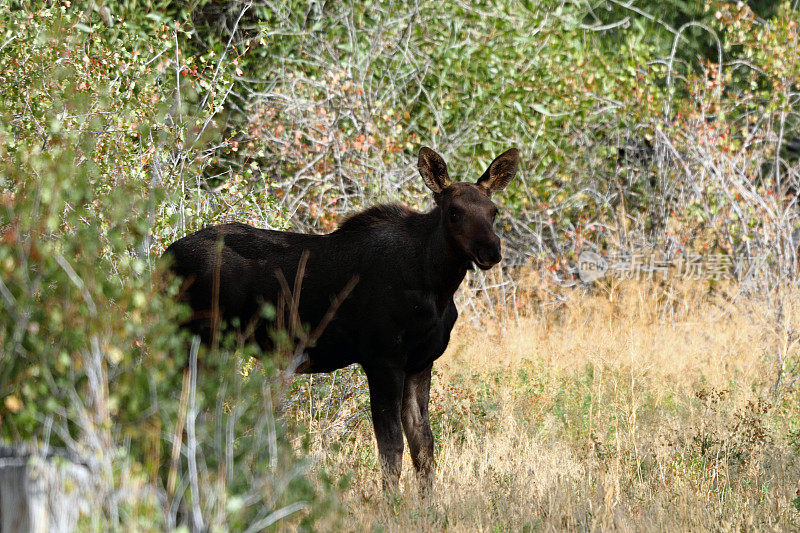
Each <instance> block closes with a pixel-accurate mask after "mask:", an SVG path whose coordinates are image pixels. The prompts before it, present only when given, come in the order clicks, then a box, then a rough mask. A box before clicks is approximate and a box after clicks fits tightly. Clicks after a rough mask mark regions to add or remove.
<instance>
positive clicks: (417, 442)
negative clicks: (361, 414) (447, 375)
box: [402, 365, 434, 496]
mask: <svg viewBox="0 0 800 533" xmlns="http://www.w3.org/2000/svg"><path fill="white" fill-rule="evenodd" d="M432 368H433V365H431V366H429V367H428V368H426V369H425V370H423V371H421V372H419V373H417V374H408V375H406V380H405V384H404V387H403V412H402V417H403V430H404V431H405V433H406V439H407V440H408V447H409V448H410V450H411V461H412V462H413V463H414V469H415V470H416V471H417V478H418V480H419V488H420V492H421V493H422V495H423V496H427V495H429V494H430V492H431V490H432V488H433V470H434V458H433V432H431V423H430V418H429V415H428V400H429V397H430V390H431V369H432Z"/></svg>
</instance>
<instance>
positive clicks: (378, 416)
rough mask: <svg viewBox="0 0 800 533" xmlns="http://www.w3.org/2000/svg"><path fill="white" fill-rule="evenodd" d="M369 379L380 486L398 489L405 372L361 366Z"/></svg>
mask: <svg viewBox="0 0 800 533" xmlns="http://www.w3.org/2000/svg"><path fill="white" fill-rule="evenodd" d="M364 371H365V373H366V374H367V381H368V383H369V397H370V407H371V411H372V425H373V427H374V429H375V439H376V440H377V442H378V454H379V455H380V460H381V469H382V472H383V489H384V490H385V491H390V492H398V490H399V485H400V469H401V468H402V464H403V430H402V427H401V422H400V405H401V403H402V401H403V381H404V377H405V376H404V374H405V373H404V372H403V371H401V370H397V369H392V368H386V367H384V366H380V367H378V368H372V367H370V368H367V367H365V368H364Z"/></svg>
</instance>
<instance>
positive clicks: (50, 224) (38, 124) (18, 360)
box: [0, 6, 330, 530]
mask: <svg viewBox="0 0 800 533" xmlns="http://www.w3.org/2000/svg"><path fill="white" fill-rule="evenodd" d="M87 13H88V16H89V17H90V19H89V20H87V18H86V17H87ZM95 16H97V17H99V15H97V14H92V12H90V11H80V10H75V11H72V10H68V9H66V8H65V7H63V6H62V7H59V6H49V7H47V6H45V7H38V8H35V9H33V10H31V11H30V12H28V11H25V10H20V11H16V12H5V13H4V14H3V15H2V17H3V20H2V27H3V28H5V29H6V30H5V31H6V32H7V36H6V38H5V39H4V41H5V45H4V50H3V59H2V65H0V82H2V83H3V85H4V86H5V87H6V88H7V90H5V91H4V92H3V95H2V96H0V112H1V113H2V126H1V128H2V129H0V165H1V166H0V176H2V177H0V180H2V181H0V187H2V207H1V208H0V209H1V211H0V213H1V215H0V228H2V242H1V243H0V271H2V276H0V298H2V303H3V308H4V309H5V312H4V313H2V314H1V315H0V354H2V355H0V398H2V400H1V401H2V406H0V438H2V439H3V440H7V441H12V442H33V443H36V444H39V445H42V446H58V447H64V448H67V449H69V450H70V451H72V452H74V453H75V454H76V455H77V456H79V457H82V458H85V460H86V461H87V462H88V463H89V464H90V466H91V468H92V469H93V472H94V473H95V477H94V480H93V483H95V485H96V487H95V490H94V491H92V493H91V494H90V495H89V496H88V497H90V498H92V503H93V505H91V506H90V508H92V509H95V510H96V511H95V513H94V514H93V515H92V516H89V517H86V518H85V520H86V521H87V522H86V525H87V526H91V527H92V528H93V529H98V530H106V529H109V528H119V527H121V526H122V525H125V526H126V527H127V526H129V525H132V524H137V527H140V528H146V529H150V528H162V527H174V526H175V524H176V521H178V522H180V521H183V522H188V523H190V524H192V525H193V527H200V526H202V525H207V526H216V527H227V528H233V529H245V528H246V527H249V526H254V527H259V528H263V527H266V526H267V525H269V524H271V523H274V522H276V521H278V520H282V519H287V517H289V518H288V519H292V520H294V521H295V522H296V523H298V524H299V523H301V521H302V523H304V524H311V523H313V521H314V520H316V519H317V518H319V517H321V516H324V515H325V513H326V512H327V510H329V509H330V505H329V503H326V501H327V500H326V499H325V498H324V491H325V487H326V483H325V480H324V479H319V480H317V481H316V484H315V485H312V484H311V483H310V482H309V480H308V479H307V477H306V471H307V463H305V462H302V461H300V460H299V459H298V458H297V457H296V456H295V453H294V451H293V450H292V449H291V447H290V446H289V445H288V441H287V439H284V438H279V435H282V434H283V433H284V429H283V428H282V426H281V425H279V424H276V423H275V421H274V419H273V410H274V409H273V394H275V393H279V392H280V389H281V386H280V385H279V384H278V386H277V387H276V386H274V381H273V387H270V385H269V383H270V382H271V380H274V376H275V372H274V369H273V368H272V367H271V366H270V365H261V366H259V367H258V368H259V371H257V372H251V375H250V376H249V377H244V376H243V374H245V373H246V372H245V362H248V361H249V357H250V355H251V354H253V350H252V348H251V347H248V346H242V345H237V344H235V343H231V344H229V345H225V346H226V347H223V348H220V349H214V350H206V349H205V348H199V346H198V345H196V344H193V345H192V346H191V349H190V347H189V343H188V341H187V339H186V338H185V336H184V335H182V334H180V333H179V332H177V331H176V329H175V328H176V324H177V323H179V321H180V320H181V318H182V317H184V316H185V311H184V310H182V309H180V308H179V307H178V306H177V305H176V304H175V303H174V296H175V295H176V292H177V285H176V284H175V283H174V282H173V280H171V279H170V278H169V276H167V275H166V273H165V272H164V270H163V266H164V265H162V264H161V261H160V260H159V259H158V258H157V257H155V256H154V252H157V251H158V250H160V249H163V247H164V246H165V245H166V243H165V241H167V242H168V241H169V240H171V239H173V238H174V235H175V229H174V226H178V227H179V228H180V230H179V231H186V229H189V228H192V227H197V226H199V225H201V224H203V223H204V222H205V223H208V222H212V221H215V220H220V217H222V218H224V217H225V216H226V215H225V212H224V211H223V210H222V209H220V208H219V205H218V203H217V202H220V203H223V202H230V201H231V200H232V199H235V198H236V195H237V194H241V193H240V192H238V191H237V189H236V187H234V186H229V187H227V189H226V191H224V192H221V193H220V194H218V195H217V196H216V198H215V199H212V200H209V199H208V198H206V197H205V196H204V195H203V194H202V193H201V192H200V191H199V190H197V189H196V188H195V189H194V190H191V188H190V187H189V186H188V183H190V180H191V179H192V178H193V177H197V176H200V175H201V174H202V172H203V170H204V168H206V167H207V166H208V164H209V160H210V158H209V157H206V156H205V154H204V150H205V146H207V145H208V143H209V142H212V141H214V139H215V138H218V132H217V131H215V127H214V125H213V124H212V122H213V121H214V116H215V113H216V112H217V110H218V107H219V100H218V98H217V97H215V96H213V94H212V93H214V92H217V91H220V90H222V87H224V86H225V84H226V83H228V82H227V80H226V78H225V76H224V75H222V76H217V75H215V76H213V78H207V77H206V76H205V74H203V75H197V76H196V77H195V75H194V74H190V73H189V72H188V71H189V68H188V67H186V65H192V64H196V63H201V64H202V61H203V60H202V59H195V58H186V59H181V53H180V50H179V49H176V48H175V47H174V43H175V42H176V41H177V35H178V33H177V32H176V31H174V30H173V29H172V28H170V27H169V26H167V25H165V24H162V23H160V22H157V21H154V22H152V24H149V25H148V26H146V27H142V26H136V25H128V24H119V25H115V26H113V27H106V26H104V25H103V24H99V23H97V21H95V23H94V25H90V24H91V20H94V19H91V17H95ZM168 54H174V56H175V58H176V59H175V60H174V62H168V61H167V60H166V57H168ZM206 59H207V60H208V61H210V60H211V59H212V57H211V56H209V58H206ZM192 70H194V68H192ZM190 76H191V77H192V79H191V81H190V80H188V79H187V78H189V77H190ZM221 86H222V87H221ZM204 90H205V92H203V91H204ZM206 95H208V97H207V98H206ZM231 181H232V182H234V183H235V177H234V178H233V179H232V180H231ZM259 200H260V197H259V196H258V195H249V194H248V195H247V198H246V199H245V201H244V202H242V203H243V204H244V206H247V205H248V204H249V203H250V202H253V203H255V202H259ZM260 205H262V206H263V205H264V204H260ZM190 206H191V207H190ZM249 367H252V364H249ZM249 367H248V368H249ZM184 434H185V435H184ZM320 491H322V492H320ZM321 495H322V496H321ZM312 503H313V506H312ZM299 511H302V512H301V513H300V514H299V515H298V512H299ZM298 516H299V517H300V518H296V517H298Z"/></svg>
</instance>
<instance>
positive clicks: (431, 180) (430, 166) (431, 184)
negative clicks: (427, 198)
mask: <svg viewBox="0 0 800 533" xmlns="http://www.w3.org/2000/svg"><path fill="white" fill-rule="evenodd" d="M417 168H418V169H419V173H420V175H421V176H422V181H424V182H425V185H427V186H428V188H429V189H430V190H432V191H433V192H434V194H439V193H440V192H442V191H443V190H445V189H446V188H447V187H449V186H450V178H449V177H448V176H447V163H445V162H444V159H442V156H440V155H439V154H437V153H436V152H434V151H433V150H431V149H430V148H428V147H427V146H423V147H422V148H420V149H419V158H418V159H417Z"/></svg>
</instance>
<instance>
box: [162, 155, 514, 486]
mask: <svg viewBox="0 0 800 533" xmlns="http://www.w3.org/2000/svg"><path fill="white" fill-rule="evenodd" d="M517 159H518V154H517V151H516V149H511V150H508V151H506V152H505V153H503V154H502V155H501V156H499V157H498V158H497V159H495V160H494V161H493V162H492V164H491V165H490V166H489V168H488V169H487V170H486V172H485V173H484V175H483V176H482V177H481V178H480V179H479V180H478V182H477V183H476V184H471V183H455V184H451V183H450V179H449V177H448V175H447V165H446V164H445V162H444V160H442V158H441V157H440V156H439V155H438V154H436V153H435V152H434V151H433V150H430V149H428V148H423V149H422V150H420V154H419V170H420V174H421V175H422V177H423V180H424V181H425V183H426V185H427V186H428V187H429V188H430V189H431V190H432V191H433V193H434V199H435V201H436V204H437V205H436V207H435V208H434V209H433V210H431V211H430V212H428V213H419V212H416V211H413V210H410V209H407V208H405V207H402V206H399V205H380V206H377V207H372V208H370V209H367V210H365V211H363V212H361V213H358V214H355V215H353V216H351V217H349V218H348V219H346V220H345V221H344V222H343V223H342V224H341V226H340V227H339V229H338V230H336V231H334V232H333V233H330V234H327V235H306V234H298V233H288V232H278V231H270V230H264V229H257V228H254V227H251V226H247V225H244V224H237V223H234V224H223V225H220V226H213V227H208V228H205V229H202V230H200V231H198V232H196V233H193V234H191V235H188V236H186V237H184V238H182V239H180V240H178V241H176V242H175V243H173V244H172V245H171V246H170V247H169V248H168V249H167V254H169V255H170V256H171V258H172V261H173V263H172V269H173V271H174V272H175V273H176V274H177V275H179V276H181V277H183V278H184V279H185V280H186V283H185V298H186V300H187V301H188V303H189V304H190V305H191V307H192V309H193V311H194V319H193V320H192V321H191V322H190V323H189V324H188V325H187V327H188V328H189V329H191V331H193V332H195V333H197V334H199V335H200V336H201V338H202V339H203V340H204V341H205V342H209V341H210V340H211V338H212V336H213V332H214V330H215V324H216V322H215V320H214V317H217V316H218V317H219V318H220V319H221V320H222V321H223V322H226V323H229V324H230V323H231V322H234V321H238V323H239V324H240V325H241V326H242V327H243V326H246V325H250V326H254V329H253V334H254V337H255V339H256V340H257V341H258V342H259V344H260V345H261V346H262V348H263V349H264V350H265V351H269V350H271V349H272V345H271V342H270V337H269V335H268V324H266V323H264V322H263V321H262V320H261V319H260V313H259V311H260V307H261V306H262V305H263V303H264V302H270V303H272V304H276V305H279V304H280V303H281V302H280V300H281V298H282V294H283V293H285V285H283V287H284V288H283V289H282V284H281V281H280V279H281V277H283V278H284V279H285V280H286V282H288V284H289V286H291V285H292V284H293V283H294V279H295V275H296V274H297V270H298V265H300V264H302V263H305V270H304V275H303V279H302V290H301V291H300V295H299V308H298V312H299V316H300V318H301V319H302V321H303V322H305V323H308V324H311V325H312V326H314V325H316V324H318V323H320V321H322V320H323V319H324V317H325V315H326V312H327V311H328V310H329V309H330V307H331V303H332V302H333V301H334V300H336V298H337V296H338V295H339V294H340V292H341V291H342V289H343V288H344V287H345V286H347V285H348V283H351V282H352V281H353V280H357V283H356V284H355V286H354V288H353V289H352V291H351V292H350V293H349V294H348V295H347V297H346V298H345V299H344V301H342V302H341V305H340V306H339V307H338V309H337V310H336V313H335V315H334V316H333V319H332V320H331V321H330V322H329V323H328V324H327V325H326V327H325V329H324V331H323V333H322V334H321V336H320V337H319V339H318V340H317V341H316V343H315V344H313V345H312V346H309V347H308V349H307V354H308V362H307V363H306V364H305V365H304V366H303V367H302V368H301V369H300V370H301V371H304V372H329V371H332V370H335V369H337V368H342V367H344V366H347V365H349V364H352V363H358V364H360V365H361V366H362V367H363V368H364V372H365V373H366V375H367V380H368V382H369V388H370V399H371V408H372V420H373V425H374V428H375V436H376V439H377V442H378V449H379V452H380V457H381V463H382V466H383V476H384V486H385V487H386V488H390V489H395V488H396V487H397V482H398V479H399V476H400V465H401V459H402V454H403V431H405V434H406V437H407V439H408V444H409V447H410V448H411V458H412V460H413V463H414V467H415V468H416V470H417V472H418V474H419V478H420V481H421V486H422V488H423V490H425V491H427V489H429V488H430V486H431V479H432V472H433V465H434V459H433V434H432V433H431V428H430V423H429V419H428V394H429V390H430V379H431V368H432V365H433V362H434V361H435V360H436V359H437V358H438V357H439V356H441V355H442V353H443V352H444V350H445V348H446V347H447V344H448V342H449V340H450V331H451V330H452V328H453V325H454V324H455V321H456V318H457V316H458V313H457V311H456V307H455V304H454V303H453V294H454V293H455V291H456V289H457V288H458V286H459V284H460V283H461V281H462V280H463V279H464V275H465V274H466V271H467V270H468V269H470V268H472V265H473V264H475V265H477V266H478V267H479V268H481V269H488V268H491V267H492V266H493V265H495V264H496V263H498V262H499V261H500V258H501V255H500V239H499V238H498V237H497V235H495V233H494V231H493V230H492V223H493V220H494V217H495V215H496V213H497V208H496V207H495V205H494V204H493V203H492V201H491V199H490V196H491V193H492V192H493V191H496V190H500V189H502V188H504V187H505V186H506V185H507V184H508V182H509V181H510V180H511V178H512V177H513V176H514V174H515V173H516V170H517Z"/></svg>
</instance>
